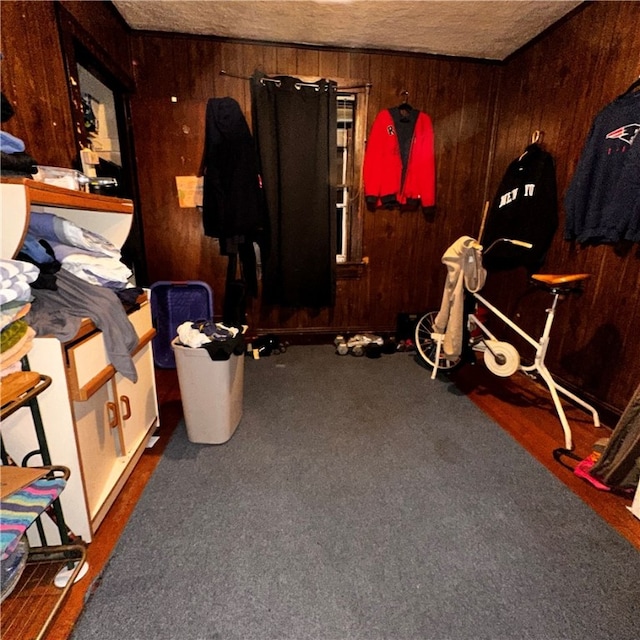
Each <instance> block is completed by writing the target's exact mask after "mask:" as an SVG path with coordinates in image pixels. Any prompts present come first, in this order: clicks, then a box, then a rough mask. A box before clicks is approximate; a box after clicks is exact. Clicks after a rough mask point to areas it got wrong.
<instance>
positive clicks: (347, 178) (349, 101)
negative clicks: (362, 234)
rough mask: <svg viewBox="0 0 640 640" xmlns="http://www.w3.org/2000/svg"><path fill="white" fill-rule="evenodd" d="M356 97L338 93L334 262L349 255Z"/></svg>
mask: <svg viewBox="0 0 640 640" xmlns="http://www.w3.org/2000/svg"><path fill="white" fill-rule="evenodd" d="M355 106H356V96H355V95H354V94H353V93H338V131H337V135H338V158H337V160H338V162H337V167H338V185H337V201H336V230H337V245H336V262H346V261H347V257H348V255H349V236H350V233H349V220H350V217H351V216H350V215H349V214H350V196H351V195H352V194H353V192H354V188H353V182H352V175H353V171H352V165H353V156H354V148H353V121H354V110H355Z"/></svg>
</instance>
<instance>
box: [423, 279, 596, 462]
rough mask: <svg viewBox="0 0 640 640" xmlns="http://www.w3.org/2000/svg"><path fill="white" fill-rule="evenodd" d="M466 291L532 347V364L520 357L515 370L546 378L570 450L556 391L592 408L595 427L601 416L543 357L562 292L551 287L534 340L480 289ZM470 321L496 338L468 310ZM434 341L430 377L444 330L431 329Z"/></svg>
mask: <svg viewBox="0 0 640 640" xmlns="http://www.w3.org/2000/svg"><path fill="white" fill-rule="evenodd" d="M467 293H468V295H471V296H473V297H474V299H476V300H477V301H479V302H480V303H481V304H482V305H484V306H485V307H486V308H487V309H489V311H491V312H492V313H493V314H494V315H495V316H497V317H498V318H500V320H502V322H504V323H505V324H506V325H507V326H509V327H511V329H513V330H514V331H515V332H516V333H517V334H518V335H520V336H522V338H524V339H525V340H526V341H527V342H528V343H529V344H530V345H531V346H532V347H533V348H534V349H535V357H534V361H533V364H531V365H526V366H525V365H523V364H522V361H520V363H519V365H518V370H519V371H523V372H524V373H527V374H530V375H531V374H535V373H538V374H539V375H540V377H541V378H542V379H543V380H544V381H545V383H546V385H547V387H548V388H549V393H550V394H551V397H552V398H553V404H554V405H555V408H556V412H557V414H558V418H559V419H560V424H561V425H562V430H563V431H564V440H565V447H566V448H567V449H569V450H571V449H573V441H572V436H571V427H570V426H569V422H568V420H567V416H566V415H565V412H564V408H563V407H562V403H561V402H560V397H559V395H558V392H559V393H561V394H562V395H564V396H566V397H567V398H569V399H570V400H573V402H575V403H576V404H578V405H580V406H581V407H583V408H584V409H586V410H587V411H590V412H591V416H592V418H593V424H594V425H595V426H596V427H599V426H600V417H599V416H598V412H597V411H596V409H595V408H594V407H593V406H592V405H590V404H589V403H587V402H585V401H584V400H582V399H581V398H579V397H578V396H576V395H575V394H574V393H572V392H571V391H569V390H568V389H565V388H564V387H563V386H561V385H559V384H558V383H557V382H556V381H555V380H554V379H553V377H552V376H551V373H550V371H549V369H548V368H547V365H546V364H545V357H546V355H547V349H548V348H549V336H550V334H551V327H552V325H553V320H554V318H555V313H556V307H557V305H558V300H559V299H560V296H561V295H562V293H561V292H558V291H553V292H552V295H553V303H552V305H551V307H549V308H548V309H546V313H547V319H546V322H545V325H544V331H543V332H542V337H541V338H540V339H539V340H535V339H534V338H532V337H531V336H530V335H529V334H528V333H527V332H526V331H524V330H523V329H522V328H521V327H519V326H518V325H517V324H516V323H515V322H513V320H511V319H510V318H508V317H507V316H506V315H505V314H504V313H502V311H500V309H498V308H497V307H495V306H494V305H493V304H491V303H490V302H489V301H488V300H487V299H486V298H485V297H484V296H482V295H480V294H479V293H471V292H467ZM468 319H469V321H470V322H473V323H475V325H476V326H478V327H479V328H480V329H481V331H482V333H483V334H484V335H485V336H487V337H488V338H489V339H491V340H496V341H498V338H496V337H495V336H494V335H493V333H491V331H490V330H489V329H488V328H487V326H486V325H485V324H484V323H483V322H482V321H481V320H480V319H479V318H478V316H477V315H476V314H475V313H471V314H469V316H468ZM431 337H432V338H433V339H434V340H435V341H436V355H435V366H434V367H433V371H432V373H431V378H432V379H433V378H435V377H436V374H437V372H438V363H439V361H440V353H441V347H442V341H443V339H444V334H439V333H433V334H432V336H431ZM474 349H475V350H477V351H486V350H487V347H486V345H482V344H481V343H480V344H478V345H474Z"/></svg>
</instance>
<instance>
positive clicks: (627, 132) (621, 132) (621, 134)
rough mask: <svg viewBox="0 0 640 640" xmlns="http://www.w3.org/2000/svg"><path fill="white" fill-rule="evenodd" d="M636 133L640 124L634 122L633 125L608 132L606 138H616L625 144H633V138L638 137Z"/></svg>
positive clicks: (639, 129)
mask: <svg viewBox="0 0 640 640" xmlns="http://www.w3.org/2000/svg"><path fill="white" fill-rule="evenodd" d="M638 131H640V124H638V123H637V122H634V123H633V124H625V125H624V127H620V128H618V129H616V130H615V131H610V132H609V133H607V135H606V137H607V138H617V139H619V140H622V141H623V142H626V143H627V144H633V141H634V139H635V137H636V136H637V135H638Z"/></svg>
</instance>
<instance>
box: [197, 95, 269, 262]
mask: <svg viewBox="0 0 640 640" xmlns="http://www.w3.org/2000/svg"><path fill="white" fill-rule="evenodd" d="M203 176H204V184H203V191H204V192H203V202H202V222H203V226H204V233H205V235H207V236H211V237H212V238H220V250H221V253H222V254H223V255H227V254H228V253H230V252H231V253H235V252H236V250H235V247H236V245H237V244H238V243H242V242H243V238H247V239H248V238H251V239H256V238H257V237H258V236H260V235H261V234H262V233H263V232H264V230H265V227H266V220H267V218H266V209H265V207H264V200H263V197H262V189H261V188H260V176H259V174H258V161H257V155H256V147H255V144H254V140H253V136H252V135H251V131H250V129H249V125H248V124H247V121H246V120H245V117H244V114H243V113H242V110H241V109H240V105H239V104H238V103H237V102H236V101H235V100H234V99H233V98H211V99H210V100H209V101H208V102H207V115H206V125H205V148H204V157H203Z"/></svg>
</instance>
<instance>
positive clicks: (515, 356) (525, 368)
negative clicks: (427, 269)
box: [415, 238, 600, 450]
mask: <svg viewBox="0 0 640 640" xmlns="http://www.w3.org/2000/svg"><path fill="white" fill-rule="evenodd" d="M502 242H506V243H510V244H513V245H516V246H520V247H524V248H531V246H532V245H531V244H530V243H527V242H523V241H521V240H511V239H508V238H500V239H499V240H496V241H495V242H493V243H492V244H491V246H490V247H489V248H488V249H487V250H486V251H485V253H488V252H489V251H490V250H491V249H492V248H493V247H494V246H495V245H496V244H498V243H502ZM476 248H477V250H478V251H479V252H480V255H481V254H482V246H481V245H480V244H479V243H476ZM589 277H590V274H587V273H576V274H568V275H550V274H534V275H532V276H531V280H532V281H533V282H534V283H535V284H536V285H538V286H540V287H541V288H542V289H544V290H546V291H548V292H549V293H550V294H551V295H552V296H553V299H552V303H551V306H550V307H549V308H547V309H546V313H547V318H546V322H545V325H544V330H543V332H542V336H541V337H540V339H539V340H535V339H534V338H532V337H531V336H530V335H529V334H528V333H526V331H524V330H523V329H522V328H521V327H519V326H518V325H517V324H516V323H515V322H514V321H513V320H511V319H510V318H508V317H507V316H506V315H505V314H504V313H503V312H502V311H500V310H499V309H498V308H496V307H495V306H494V305H493V304H491V303H490V302H489V301H488V300H487V299H486V298H485V297H484V296H482V295H480V294H479V293H478V292H477V291H476V292H472V291H469V290H468V289H467V288H466V287H465V291H464V295H465V297H466V298H465V309H467V310H468V309H471V310H470V311H468V312H467V313H465V316H466V318H465V319H464V320H463V322H465V325H466V331H464V340H465V344H464V346H463V351H462V354H461V355H459V356H455V357H451V356H447V355H446V354H445V353H444V350H443V344H444V340H445V333H443V332H442V331H437V330H436V328H435V320H436V317H437V316H438V313H439V312H438V311H429V312H428V313H426V314H425V315H423V316H422V317H421V318H420V319H419V320H418V323H417V325H416V329H415V342H416V348H417V351H418V354H419V355H420V357H421V358H422V359H423V360H424V361H425V362H426V363H427V364H429V365H430V366H431V367H432V372H431V379H434V378H435V377H436V375H437V373H438V371H446V372H452V371H453V370H455V369H457V368H458V367H460V366H462V365H463V364H464V363H465V361H468V358H467V359H465V357H464V354H465V353H473V352H481V353H482V354H483V356H484V364H485V365H486V367H487V369H489V371H491V373H493V374H495V375H496V376H499V377H509V376H511V375H513V374H514V373H515V372H516V371H522V372H523V373H525V374H527V375H529V376H531V377H536V376H540V377H541V378H542V379H543V380H544V382H545V383H546V385H547V387H548V388H549V393H550V394H551V397H552V399H553V403H554V405H555V408H556V412H557V414H558V417H559V419H560V423H561V424H562V429H563V431H564V439H565V447H566V449H567V450H571V449H573V442H572V437H571V428H570V426H569V422H568V421H567V417H566V415H565V412H564V409H563V407H562V404H561V402H560V397H559V395H558V394H559V393H561V394H562V395H564V396H566V397H567V398H569V399H570V400H572V401H573V402H575V403H576V404H577V405H579V406H581V407H582V408H584V409H585V410H586V411H589V412H591V415H592V418H593V424H594V425H595V426H596V427H599V426H600V418H599V416H598V412H597V411H596V409H595V408H594V407H593V406H592V405H590V404H588V403H587V402H585V401H584V400H582V399H581V398H579V397H578V396H576V395H575V394H573V393H571V391H569V390H568V389H565V388H564V387H563V386H561V385H560V384H558V383H557V382H556V381H555V380H554V379H553V377H552V376H551V373H550V372H549V369H548V368H547V365H546V364H545V357H546V355H547V349H548V347H549V336H550V334H551V327H552V325H553V320H554V318H555V313H556V307H557V305H558V301H560V300H562V299H564V298H566V297H567V296H568V295H572V294H576V293H579V292H581V291H582V286H583V283H584V281H585V280H587V279H588V278H589ZM488 313H492V314H493V315H494V316H496V317H497V318H499V319H500V320H501V321H502V322H503V323H504V324H506V325H507V326H509V327H510V328H511V329H513V330H514V331H515V332H516V333H517V334H519V335H520V336H521V337H522V338H524V339H525V340H526V341H527V342H528V343H529V344H531V345H532V346H533V348H534V349H535V356H534V360H533V363H532V364H524V363H523V361H522V359H521V357H520V354H519V353H518V350H517V349H516V348H515V347H514V346H513V345H512V344H510V343H508V342H503V341H501V340H499V339H498V338H497V337H496V336H495V335H494V334H493V333H492V332H491V331H490V330H489V329H488V328H487V326H486V324H485V321H486V314H488Z"/></svg>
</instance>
